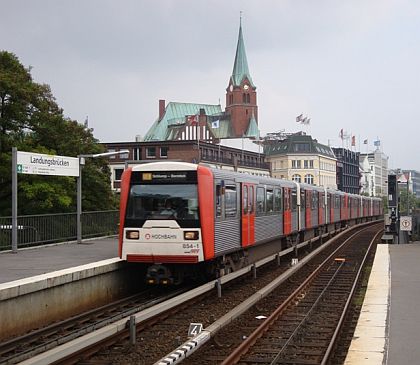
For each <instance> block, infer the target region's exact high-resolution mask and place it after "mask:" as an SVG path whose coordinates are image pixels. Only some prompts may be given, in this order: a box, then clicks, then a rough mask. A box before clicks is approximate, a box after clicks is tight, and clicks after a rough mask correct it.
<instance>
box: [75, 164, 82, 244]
mask: <svg viewBox="0 0 420 365" xmlns="http://www.w3.org/2000/svg"><path fill="white" fill-rule="evenodd" d="M77 158H78V159H79V176H78V178H77V216H76V219H77V223H76V224H77V243H82V166H81V157H80V156H77Z"/></svg>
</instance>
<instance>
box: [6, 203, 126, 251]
mask: <svg viewBox="0 0 420 365" xmlns="http://www.w3.org/2000/svg"><path fill="white" fill-rule="evenodd" d="M81 219H82V238H92V237H100V236H110V235H114V234H117V233H118V221H119V211H118V210H108V211H98V212H83V213H82V216H81ZM76 238H77V215H76V213H62V214H38V215H24V216H18V219H17V239H18V248H23V247H30V246H40V245H45V244H48V243H57V242H65V241H73V240H76ZM11 248H12V217H0V251H4V250H10V249H11Z"/></svg>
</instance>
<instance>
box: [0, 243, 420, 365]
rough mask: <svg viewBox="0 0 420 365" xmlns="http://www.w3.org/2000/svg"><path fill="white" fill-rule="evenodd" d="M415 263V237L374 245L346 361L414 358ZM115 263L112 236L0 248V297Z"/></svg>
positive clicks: (418, 284)
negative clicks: (13, 249)
mask: <svg viewBox="0 0 420 365" xmlns="http://www.w3.org/2000/svg"><path fill="white" fill-rule="evenodd" d="M419 263H420V242H411V243H409V244H400V245H397V244H392V245H387V244H381V245H378V247H377V252H376V256H375V260H374V264H373V267H372V272H371V276H370V278H369V283H368V288H367V291H366V297H365V300H364V303H363V306H362V311H361V314H360V317H359V321H358V325H357V327H356V331H355V334H354V337H353V341H352V344H351V346H350V350H349V353H348V356H347V359H346V361H345V364H346V365H354V364H357V365H360V364H361V365H363V364H366V365H367V364H369V365H372V364H375V365H382V364H391V365H392V364H418V363H420V361H419V360H418V359H420V346H418V337H419V332H420V310H419V309H418V303H420V290H419V289H420V264H419ZM101 264H102V265H103V267H102V268H101V267H100V265H101ZM118 264H120V262H119V259H118V244H117V239H116V238H115V237H112V238H102V239H95V240H87V241H84V242H83V243H82V244H77V243H66V244H59V245H51V246H47V247H37V248H31V249H22V250H19V252H18V253H16V254H14V253H11V252H4V253H0V301H1V300H4V299H7V298H13V297H18V296H19V295H20V294H23V293H28V292H31V291H35V290H40V289H41V287H42V288H45V287H46V286H54V285H60V283H61V284H63V283H65V282H71V281H72V280H75V273H77V272H78V273H79V274H77V275H76V276H77V277H80V276H85V275H92V276H93V275H95V272H91V273H90V272H89V273H88V271H92V270H102V271H109V270H113V269H114V268H115V265H118ZM80 273H81V274H80ZM57 274H59V275H62V279H60V280H59V281H57V282H55V281H56V280H55V278H56V275H57ZM66 275H67V276H69V275H70V276H71V277H68V278H66ZM34 284H36V285H35V286H34ZM16 285H19V287H20V289H19V290H16Z"/></svg>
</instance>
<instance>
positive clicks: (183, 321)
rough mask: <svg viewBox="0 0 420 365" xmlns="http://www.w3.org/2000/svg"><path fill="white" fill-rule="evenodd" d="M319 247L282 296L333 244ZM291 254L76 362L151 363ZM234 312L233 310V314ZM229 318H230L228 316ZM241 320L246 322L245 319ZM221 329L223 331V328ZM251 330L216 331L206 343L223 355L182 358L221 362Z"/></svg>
mask: <svg viewBox="0 0 420 365" xmlns="http://www.w3.org/2000/svg"><path fill="white" fill-rule="evenodd" d="M351 235H352V232H349V231H345V232H342V233H341V234H340V237H339V238H337V239H336V242H343V241H344V240H346V239H347V238H348V237H349V236H351ZM336 244H337V243H336ZM336 244H335V245H336ZM317 247H318V245H317V244H314V245H313V248H314V249H316V248H317ZM319 250H320V252H319V253H318V254H317V255H316V256H315V257H314V258H313V259H312V260H311V262H310V263H309V264H308V265H304V266H303V267H302V268H301V269H300V270H299V271H298V272H297V273H296V274H295V275H294V276H293V277H292V279H290V280H289V281H286V282H285V284H284V285H283V286H282V287H283V288H284V289H282V290H281V292H282V295H283V297H284V298H283V299H284V300H285V299H286V298H287V296H288V293H289V294H290V293H291V292H292V291H293V289H294V288H295V287H296V285H298V283H300V282H303V281H304V280H305V279H306V278H307V277H308V275H310V274H311V273H312V272H313V271H314V269H315V268H316V267H318V266H319V265H320V263H321V262H322V261H324V260H325V258H326V257H327V256H328V255H330V254H331V252H332V251H333V250H334V248H333V247H332V245H329V244H327V245H322V246H321V247H320V249H319ZM307 253H308V252H302V256H300V258H299V259H302V258H303V257H304V256H305V254H307ZM292 257H294V255H293V254H291V255H289V256H288V257H287V259H282V261H281V264H280V266H277V265H276V263H272V264H269V265H266V266H265V267H264V268H263V269H259V271H258V279H257V280H254V279H253V278H252V276H248V278H247V279H242V280H239V281H237V282H235V283H234V284H232V285H230V286H229V287H223V295H222V297H221V298H218V297H217V295H216V293H214V292H213V294H212V295H210V296H205V297H202V298H201V299H200V300H196V301H194V302H193V304H188V303H185V304H184V305H183V307H182V308H181V309H182V310H178V311H177V312H174V313H170V314H168V313H166V314H163V315H162V316H161V317H160V318H155V320H154V322H153V323H140V324H139V326H138V327H137V330H138V335H137V342H136V344H134V345H131V344H130V343H129V341H128V340H126V341H120V342H117V343H115V344H114V345H112V346H109V344H106V345H104V347H103V348H102V349H100V350H98V349H95V351H97V354H96V355H94V356H92V357H90V356H91V354H90V355H89V358H90V359H87V357H86V356H85V355H83V354H78V355H76V356H78V360H77V361H79V362H78V363H79V364H111V363H112V364H153V363H154V362H156V361H159V359H160V358H162V357H164V356H165V354H168V353H169V352H171V351H172V350H173V349H175V348H177V347H178V346H180V345H181V344H183V343H184V341H185V340H186V334H187V332H188V327H189V324H190V323H191V322H199V323H202V324H203V327H204V328H206V327H209V326H210V327H211V326H212V324H213V323H214V322H215V321H217V320H219V319H220V318H221V317H226V316H229V315H231V314H230V313H231V312H235V311H237V308H240V307H242V306H243V304H244V302H246V301H247V300H248V299H249V298H250V297H251V296H252V295H253V294H254V293H256V292H258V291H259V290H261V289H262V288H263V287H265V286H266V285H269V284H270V283H271V282H273V280H275V279H276V278H278V277H279V276H281V275H284V274H287V272H288V271H290V262H291V258H292ZM259 306H260V304H257V305H256V306H255V308H254V309H253V310H254V311H255V313H256V314H255V316H256V315H258V314H259V313H261V311H260V310H259V309H260V308H259ZM251 311H252V310H251ZM235 315H236V314H234V315H233V316H235ZM233 318H234V317H232V321H233ZM229 321H231V320H230V319H229ZM241 322H244V323H246V322H245V321H241ZM216 327H217V326H216ZM246 327H247V326H246ZM217 330H219V329H217ZM220 332H223V330H222V331H220ZM250 332H252V330H251V329H250V328H248V329H245V330H244V331H242V330H241V331H237V330H234V334H233V335H232V336H230V337H226V336H224V335H223V334H220V335H219V334H217V335H216V336H215V338H214V339H212V340H211V341H210V343H209V346H210V347H212V346H215V347H217V348H219V349H222V352H223V351H225V352H226V353H225V355H222V357H221V358H220V357H218V356H214V355H215V352H214V351H213V350H211V351H210V353H209V354H205V355H204V356H199V357H194V355H193V356H192V357H191V360H190V358H187V359H186V360H185V361H186V362H187V363H192V364H197V363H200V364H204V363H209V364H214V363H217V362H218V361H219V362H220V360H223V359H224V357H226V356H227V355H228V354H229V352H230V351H229V350H226V349H228V345H230V346H234V345H235V344H239V343H240V342H242V341H243V338H244V337H247V336H248V335H249V333H250ZM99 347H100V346H99ZM206 347H207V346H206ZM200 352H201V351H200ZM216 355H217V352H216ZM223 356H224V357H223ZM207 360H208V361H207ZM77 361H75V360H74V359H73V360H72V362H71V363H77ZM68 363H70V362H68Z"/></svg>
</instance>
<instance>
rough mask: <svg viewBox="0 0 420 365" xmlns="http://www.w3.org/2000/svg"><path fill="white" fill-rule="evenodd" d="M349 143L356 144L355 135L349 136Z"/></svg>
mask: <svg viewBox="0 0 420 365" xmlns="http://www.w3.org/2000/svg"><path fill="white" fill-rule="evenodd" d="M351 145H352V146H356V136H351Z"/></svg>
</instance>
